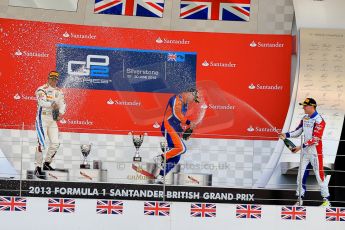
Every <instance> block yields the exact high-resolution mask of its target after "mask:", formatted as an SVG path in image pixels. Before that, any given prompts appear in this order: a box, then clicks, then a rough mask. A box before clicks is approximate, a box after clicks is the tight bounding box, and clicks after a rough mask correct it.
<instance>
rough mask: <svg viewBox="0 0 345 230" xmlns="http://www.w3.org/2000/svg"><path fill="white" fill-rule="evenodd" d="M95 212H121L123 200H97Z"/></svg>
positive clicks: (117, 213)
mask: <svg viewBox="0 0 345 230" xmlns="http://www.w3.org/2000/svg"><path fill="white" fill-rule="evenodd" d="M96 212H97V213H98V214H116V215H122V214H123V201H118V200H97V205H96Z"/></svg>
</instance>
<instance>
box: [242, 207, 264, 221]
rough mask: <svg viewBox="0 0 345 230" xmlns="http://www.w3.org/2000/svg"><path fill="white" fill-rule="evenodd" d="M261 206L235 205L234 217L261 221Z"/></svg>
mask: <svg viewBox="0 0 345 230" xmlns="http://www.w3.org/2000/svg"><path fill="white" fill-rule="evenodd" d="M261 212H262V209H261V206H260V205H251V204H240V205H236V217H237V218H248V219H261Z"/></svg>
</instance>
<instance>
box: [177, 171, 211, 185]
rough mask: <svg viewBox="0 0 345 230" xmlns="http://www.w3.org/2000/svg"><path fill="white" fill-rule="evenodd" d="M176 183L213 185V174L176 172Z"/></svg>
mask: <svg viewBox="0 0 345 230" xmlns="http://www.w3.org/2000/svg"><path fill="white" fill-rule="evenodd" d="M174 184H175V185H188V186H212V174H204V173H174Z"/></svg>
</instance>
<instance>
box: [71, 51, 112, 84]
mask: <svg viewBox="0 0 345 230" xmlns="http://www.w3.org/2000/svg"><path fill="white" fill-rule="evenodd" d="M67 68H68V75H70V76H72V77H74V80H75V81H77V82H86V83H87V82H89V83H95V84H108V83H109V82H111V80H109V79H107V78H109V57H108V56H105V55H87V56H86V61H75V60H71V61H69V62H68V67H67Z"/></svg>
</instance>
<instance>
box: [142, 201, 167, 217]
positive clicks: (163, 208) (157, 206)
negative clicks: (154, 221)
mask: <svg viewBox="0 0 345 230" xmlns="http://www.w3.org/2000/svg"><path fill="white" fill-rule="evenodd" d="M144 215H146V216H169V215H170V204H169V203H167V202H158V201H153V202H145V203H144Z"/></svg>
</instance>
